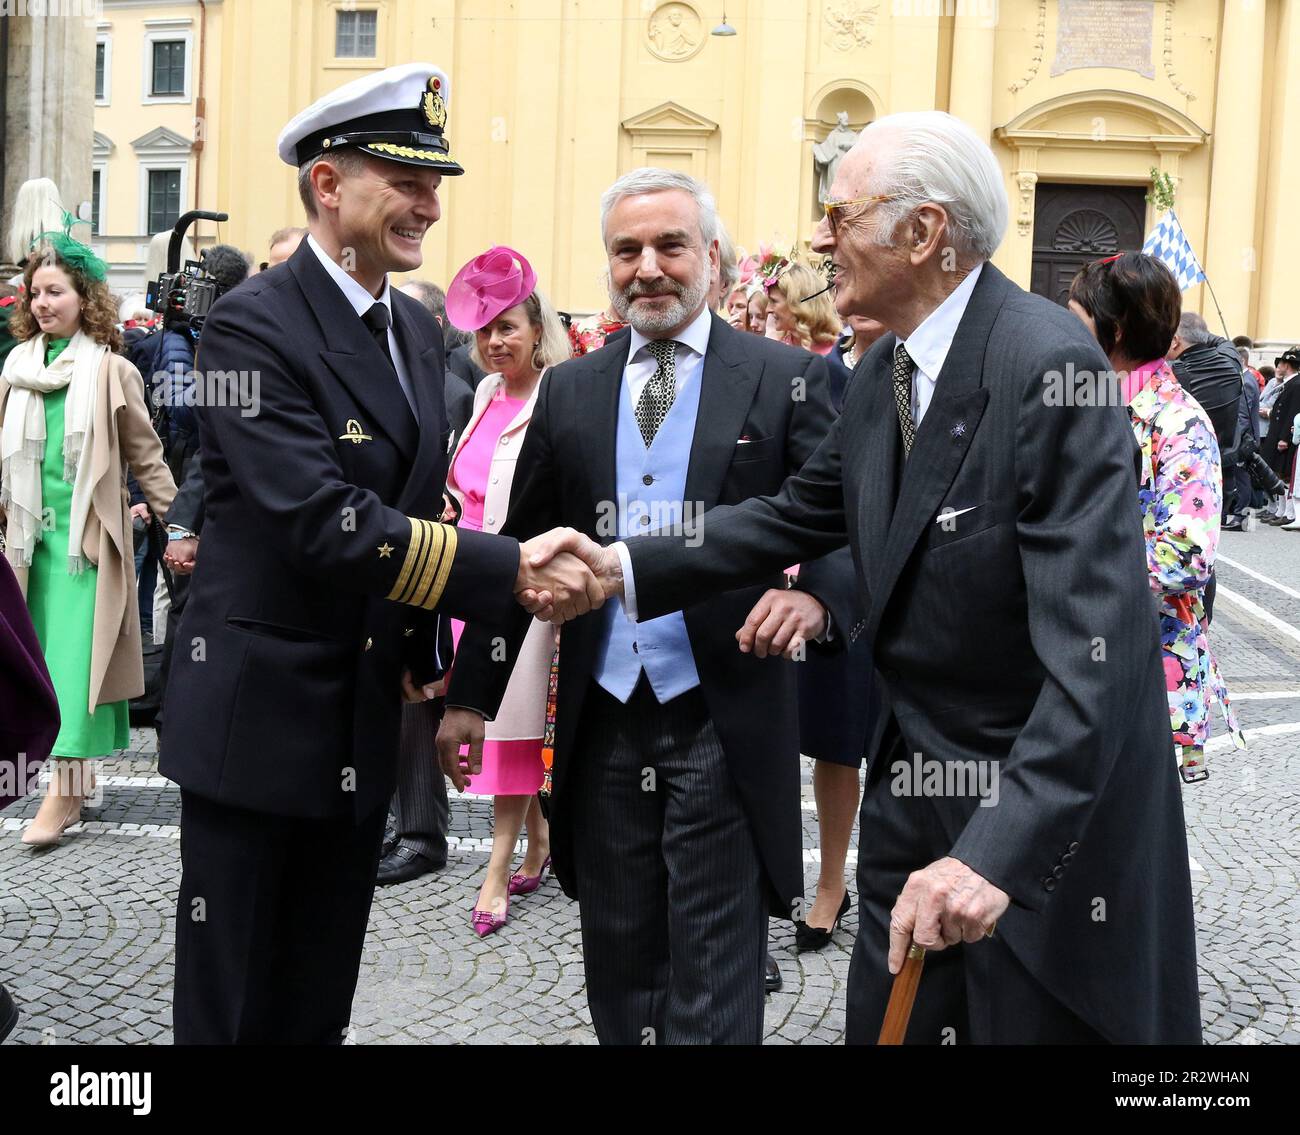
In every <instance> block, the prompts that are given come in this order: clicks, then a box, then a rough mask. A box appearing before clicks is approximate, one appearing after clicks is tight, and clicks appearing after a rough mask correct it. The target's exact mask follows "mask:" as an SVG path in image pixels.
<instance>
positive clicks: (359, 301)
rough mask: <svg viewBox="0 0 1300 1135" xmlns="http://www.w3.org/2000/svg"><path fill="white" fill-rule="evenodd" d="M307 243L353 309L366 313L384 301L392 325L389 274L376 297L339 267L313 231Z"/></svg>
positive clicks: (389, 323)
mask: <svg viewBox="0 0 1300 1135" xmlns="http://www.w3.org/2000/svg"><path fill="white" fill-rule="evenodd" d="M307 243H308V245H310V246H311V250H312V251H313V252H314V253H315V254H316V258H317V259H318V260H319V261H320V262H321V264H322V265H323V266H324V268H325V271H326V272H328V273H329V274H330V279H332V280H333V281H334V282H335V283H336V284H338V286H339V289H340V290H341V291H342V292H343V295H344V297H345V298H346V299H347V301H348V303H350V304H351V305H352V310H353V311H355V312H356V313H357V314H358V315H365V313H366V312H368V311H369V310H370V309H371V308H372V307H374V306H375V304H377V303H382V304H383V305H384V306H385V307H386V308H388V325H389V326H390V327H391V326H392V325H393V301H392V296H391V294H390V289H389V286H388V276H387V275H385V276H384V290H383V291H382V292H380V293H379V298H378V299H375V297H374V296H372V295H371V294H370V293H369V292H368V291H366V289H365V288H364V287H363V286H362V285H361V284H358V283H357V282H356V280H354V279H353V278H352V277H351V276H349V275H348V274H347V273H346V272H345V271H343V269H342V268H340V267H339V265H338V263H337V261H335V259H334V257H332V256H331V255H330V254H329V253H328V252H326V251H325V250H324V249H323V248H322V247H321V246H320V243H319V242H318V241H317V240H316V238H315V237H314V236H312V235H311V233H308V234H307Z"/></svg>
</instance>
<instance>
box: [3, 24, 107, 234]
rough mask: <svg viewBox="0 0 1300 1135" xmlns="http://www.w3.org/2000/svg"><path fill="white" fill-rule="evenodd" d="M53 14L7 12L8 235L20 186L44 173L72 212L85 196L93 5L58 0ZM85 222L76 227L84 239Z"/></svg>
mask: <svg viewBox="0 0 1300 1135" xmlns="http://www.w3.org/2000/svg"><path fill="white" fill-rule="evenodd" d="M63 10H65V11H66V13H67V14H61V15H57V16H49V15H44V16H26V15H7V16H2V17H0V18H2V19H4V20H5V22H6V24H7V25H8V28H7V30H8V49H7V53H6V58H5V63H6V71H7V74H6V77H5V112H4V123H3V129H4V140H3V141H4V184H3V186H0V206H2V208H0V224H2V225H3V229H2V230H0V231H3V233H4V234H5V236H6V237H7V236H8V232H9V221H10V208H11V206H12V202H13V199H14V196H15V194H16V193H17V192H18V187H19V186H20V185H22V183H23V182H24V181H27V180H28V179H30V178H33V177H48V178H50V179H51V180H52V181H53V182H54V183H55V184H56V185H57V186H58V187H59V193H60V195H61V196H62V198H63V204H64V206H65V207H66V208H67V209H68V210H69V211H70V212H72V213H76V212H77V209H78V207H79V206H80V205H81V203H82V202H83V201H89V200H90V157H91V149H92V146H93V140H94V107H95V27H96V17H95V14H94V5H93V4H90V3H85V4H84V5H78V4H75V3H69V4H65V5H63ZM89 233H90V229H89V227H88V226H84V225H83V226H79V227H78V228H75V229H73V235H74V236H77V237H79V238H86V237H88V235H89Z"/></svg>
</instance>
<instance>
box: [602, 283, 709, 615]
mask: <svg viewBox="0 0 1300 1135" xmlns="http://www.w3.org/2000/svg"><path fill="white" fill-rule="evenodd" d="M712 329H713V312H711V311H710V310H709V308H708V305H707V304H706V305H705V307H704V310H703V311H701V312H700V314H699V315H697V316H696V317H695V319H694V320H693V321H692V322H691V324H690V325H689V326H688V327H687V328H686V330H684V331H683V332H682V333H681V334H680V335H678V336H677V337H676V338H677V353H676V355H675V356H674V358H675V362H674V366H673V373H674V375H675V376H676V379H677V381H676V384H675V385H676V387H677V393H678V394H680V393H681V392H682V386H683V384H684V383H685V382H686V380H687V379H688V378H691V377H693V376H694V374H695V372H696V371H697V370H699V369H700V367H702V366H703V365H704V353H705V352H706V351H707V350H708V349H709V332H710V331H711V330H712ZM649 342H650V340H649V339H647V338H646V337H645V336H644V335H642V334H641V332H640V331H638V330H637V329H636V328H635V327H633V328H632V339H631V342H629V343H628V347H627V364H626V365H625V366H624V367H623V381H624V382H626V383H627V388H628V395H629V397H630V398H631V399H632V409H633V410H635V409H636V405H637V401H638V399H640V397H641V391H642V390H644V389H645V384H646V383H647V382H649V381H650V379H652V378H653V377H654V374H655V371H657V370H658V369H659V363H658V362H657V361H656V359H655V357H654V355H652V354H651V353H650V352H649V351H648V350H646V344H647V343H649ZM614 548H615V550H616V551H617V552H618V559H619V563H620V564H622V565H623V610H624V611H626V612H627V617H628V618H629V619H631V620H632V621H633V622H635V621H636V586H635V584H634V583H633V582H632V557H631V556H629V555H628V554H627V545H626V544H624V543H623V541H622V540H620V541H618V543H616V544H615V545H614Z"/></svg>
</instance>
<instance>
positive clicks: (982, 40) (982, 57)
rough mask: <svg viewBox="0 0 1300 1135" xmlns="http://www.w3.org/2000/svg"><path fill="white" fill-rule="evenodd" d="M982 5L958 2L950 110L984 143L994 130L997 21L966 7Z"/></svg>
mask: <svg viewBox="0 0 1300 1135" xmlns="http://www.w3.org/2000/svg"><path fill="white" fill-rule="evenodd" d="M981 7H983V5H979V4H970V5H965V4H963V5H959V6H958V9H957V15H956V16H955V17H954V20H955V23H954V27H953V38H952V80H951V86H950V88H949V93H948V111H949V113H950V114H955V115H956V116H957V117H958V118H960V119H961V120H962V121H963V122H966V123H968V124H969V125H970V126H971V128H972V129H973V130H974V131H975V133H976V134H978V135H979V136H980V137H981V138H982V139H983V140H984V141H985V142H987V141H988V140H989V137H990V134H991V133H992V130H993V42H994V35H995V32H996V29H995V24H994V20H993V19H992V18H991V17H990V16H988V15H980V14H978V13H977V12H971V11H964V10H963V9H967V8H974V9H979V8H981Z"/></svg>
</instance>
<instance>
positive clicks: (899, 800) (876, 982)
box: [845, 723, 1104, 1044]
mask: <svg viewBox="0 0 1300 1135" xmlns="http://www.w3.org/2000/svg"><path fill="white" fill-rule="evenodd" d="M890 734H892V735H893V736H894V738H895V742H894V744H893V745H890V746H888V747H885V748H882V751H881V753H880V755H879V756H878V757H877V759H876V764H875V765H874V766H873V768H872V769H871V774H870V776H869V778H868V781H867V786H866V791H865V792H864V793H863V797H862V810H861V813H860V816H859V828H858V832H859V837H858V936H857V940H856V941H855V942H854V945H853V957H852V959H851V960H850V962H849V983H848V1010H847V1014H846V1031H845V1043H847V1044H875V1043H876V1039H877V1037H878V1036H879V1035H880V1026H881V1025H882V1024H883V1023H884V1020H885V1006H886V1005H887V1004H888V1003H889V993H890V989H891V988H892V986H893V981H894V979H893V977H892V976H891V975H890V973H889V968H888V958H889V913H890V911H891V910H893V907H894V903H895V902H896V901H897V900H898V895H899V892H900V891H902V889H903V885H904V884H905V883H906V882H907V877H908V875H910V874H911V873H912V872H913V871H916V870H919V869H920V868H922V867H927V866H929V865H930V864H931V863H933V862H934V861H935V860H937V859H942V858H943V857H944V856H945V855H947V854H948V851H949V849H950V847H951V841H950V840H949V838H948V837H947V836H946V835H945V833H944V829H943V826H942V824H941V822H940V818H939V814H938V812H937V810H936V806H935V802H934V801H932V800H930V799H927V798H926V797H923V796H913V797H903V796H895V795H894V794H893V793H892V792H891V791H890V785H891V783H892V781H893V777H892V776H891V774H890V772H889V765H890V764H892V763H893V761H895V760H898V759H900V758H901V757H903V756H904V751H905V749H906V746H905V745H904V744H902V738H901V736H899V735H898V732H897V727H896V726H895V725H893V724H892V723H891V724H890V726H889V728H888V732H887V734H886V736H887V737H888V736H889V735H890ZM971 990H975V991H976V992H977V994H978V995H977V996H971V995H970V991H971ZM906 1043H908V1044H972V1043H975V1044H1101V1043H1104V1041H1103V1040H1102V1038H1101V1037H1100V1036H1099V1035H1098V1034H1097V1033H1096V1032H1095V1031H1094V1030H1093V1029H1091V1028H1090V1027H1089V1026H1088V1025H1086V1024H1085V1023H1084V1022H1083V1021H1081V1020H1080V1019H1079V1018H1078V1017H1077V1016H1075V1015H1074V1014H1073V1013H1072V1012H1070V1011H1069V1010H1068V1009H1067V1008H1065V1006H1064V1005H1062V1004H1061V1003H1060V1002H1059V1001H1057V1000H1056V999H1055V998H1054V997H1052V995H1051V994H1050V993H1049V992H1048V991H1047V990H1046V989H1045V988H1044V987H1043V986H1042V985H1041V984H1040V983H1039V982H1038V981H1037V979H1036V978H1034V976H1033V975H1032V974H1030V973H1029V971H1028V970H1026V969H1025V968H1024V966H1023V965H1021V963H1020V962H1019V961H1018V960H1017V959H1016V956H1015V955H1014V954H1013V953H1012V952H1011V950H1010V949H1009V948H1008V947H1007V945H1006V943H1005V942H1004V941H1002V939H1001V938H999V937H997V935H996V934H995V935H994V937H992V938H987V939H985V940H983V941H981V942H977V943H974V944H973V945H964V944H960V943H959V944H958V945H956V946H949V947H947V948H946V949H944V950H939V951H932V952H930V953H928V954H927V955H926V958H925V969H924V970H923V972H922V975H921V984H920V986H919V987H918V989H917V994H916V1002H915V1004H914V1005H913V1008H912V1017H911V1021H910V1023H909V1024H908V1028H907V1038H906Z"/></svg>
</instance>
